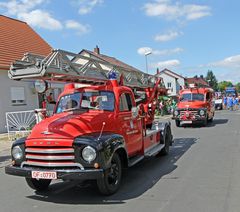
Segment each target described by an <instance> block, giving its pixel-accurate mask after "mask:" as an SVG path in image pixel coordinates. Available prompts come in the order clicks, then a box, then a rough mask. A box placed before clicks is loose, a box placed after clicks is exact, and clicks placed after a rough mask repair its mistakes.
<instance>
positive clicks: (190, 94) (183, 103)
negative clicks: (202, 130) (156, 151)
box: [173, 87, 215, 127]
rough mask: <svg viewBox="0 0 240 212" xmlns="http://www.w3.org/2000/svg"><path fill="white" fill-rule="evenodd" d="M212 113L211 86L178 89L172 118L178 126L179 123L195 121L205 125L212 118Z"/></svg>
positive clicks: (212, 93)
mask: <svg viewBox="0 0 240 212" xmlns="http://www.w3.org/2000/svg"><path fill="white" fill-rule="evenodd" d="M214 113H215V107H214V91H213V90H212V89H211V88H198V87H191V88H185V89H182V90H181V91H180V94H179V101H178V104H177V108H176V110H175V111H174V113H173V119H175V122H176V126H178V127H179V126H180V124H195V123H201V124H203V125H204V126H206V125H207V123H208V122H209V121H212V120H213V117H214Z"/></svg>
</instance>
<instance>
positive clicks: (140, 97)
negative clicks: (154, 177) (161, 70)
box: [5, 50, 173, 195]
mask: <svg viewBox="0 0 240 212" xmlns="http://www.w3.org/2000/svg"><path fill="white" fill-rule="evenodd" d="M109 67H111V71H110V70H109V69H107V68H109ZM9 77H10V78H11V79H15V80H20V79H26V78H31V79H38V81H37V87H38V89H39V90H41V92H43V91H44V90H45V89H46V84H47V83H46V82H47V81H51V82H53V81H57V82H70V83H69V84H66V85H65V87H64V91H63V92H62V94H61V95H60V96H59V98H58V101H57V103H56V106H55V109H54V114H53V115H52V116H50V117H47V118H46V119H43V120H42V121H41V122H40V123H38V124H37V125H35V126H34V128H33V129H32V132H31V134H30V135H29V136H28V137H26V138H21V139H19V140H17V141H15V142H14V143H13V145H12V149H11V153H12V164H11V165H10V166H7V167H6V168H5V172H6V173H7V174H10V175H16V176H22V177H25V178H26V182H27V184H28V185H29V186H30V187H31V188H33V189H35V190H41V191H44V190H46V189H47V188H48V186H49V185H50V183H51V181H52V180H55V179H62V180H64V181H65V180H83V181H84V180H96V181H97V186H98V189H99V191H100V192H101V193H102V194H105V195H110V194H113V193H115V192H116V191H117V190H118V189H119V187H120V182H121V178H122V169H123V168H127V167H131V166H133V165H134V164H136V163H137V162H139V161H141V160H142V159H144V158H145V157H150V156H155V155H157V154H160V153H161V154H168V152H169V146H171V145H172V142H173V140H172V133H171V125H170V123H169V122H159V121H155V120H154V111H155V109H156V106H157V100H158V96H159V95H162V94H163V93H165V92H166V89H165V88H163V87H162V86H161V79H160V78H156V77H155V76H151V75H148V74H145V73H143V72H138V71H136V72H134V71H131V72H130V71H128V70H123V69H122V68H121V67H118V66H114V67H113V66H112V64H109V63H107V62H105V61H100V60H98V59H96V58H89V57H85V56H82V55H79V54H73V53H70V52H66V51H62V50H54V51H53V52H52V53H51V54H50V55H49V56H48V57H46V58H43V57H41V56H37V55H32V54H27V55H25V57H24V58H23V59H22V60H20V61H15V62H14V63H13V65H12V67H11V69H10V71H9ZM39 79H40V80H44V81H42V83H41V81H39Z"/></svg>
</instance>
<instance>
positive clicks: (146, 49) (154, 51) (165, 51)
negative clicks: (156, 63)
mask: <svg viewBox="0 0 240 212" xmlns="http://www.w3.org/2000/svg"><path fill="white" fill-rule="evenodd" d="M182 51H183V49H182V48H179V47H178V48H174V49H163V50H157V49H152V48H150V47H141V48H139V49H138V50H137V52H138V54H140V55H145V53H146V52H152V54H153V55H157V56H169V55H172V54H177V53H180V52H182Z"/></svg>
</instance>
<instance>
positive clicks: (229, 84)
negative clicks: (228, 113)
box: [218, 81, 233, 92]
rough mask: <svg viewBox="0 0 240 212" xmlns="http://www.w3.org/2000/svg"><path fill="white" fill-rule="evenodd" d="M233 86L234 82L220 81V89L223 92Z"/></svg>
mask: <svg viewBox="0 0 240 212" xmlns="http://www.w3.org/2000/svg"><path fill="white" fill-rule="evenodd" d="M232 86H233V84H232V82H230V81H222V82H219V83H218V90H220V91H221V92H223V91H224V90H225V88H226V87H232Z"/></svg>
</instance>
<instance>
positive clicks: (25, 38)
mask: <svg viewBox="0 0 240 212" xmlns="http://www.w3.org/2000/svg"><path fill="white" fill-rule="evenodd" d="M0 26H1V33H0V120H1V122H0V133H2V132H6V127H5V125H6V122H5V120H6V117H5V114H6V112H12V111H26V110H32V109H35V108H38V107H39V102H38V94H36V93H35V91H34V86H33V82H31V81H25V82H23V81H14V80H10V79H9V78H8V70H9V68H10V65H11V63H12V62H13V61H15V60H16V59H21V58H22V57H23V55H24V54H25V53H26V52H31V53H35V54H40V55H43V56H46V55H48V54H49V53H50V52H51V50H52V48H51V46H50V45H49V44H48V43H47V42H45V41H44V40H43V39H42V38H41V37H40V36H39V35H38V34H37V33H36V32H35V31H34V30H33V29H32V28H31V27H30V26H29V25H28V24H27V23H25V22H22V21H19V20H16V19H12V18H9V17H6V16H3V15H0Z"/></svg>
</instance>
